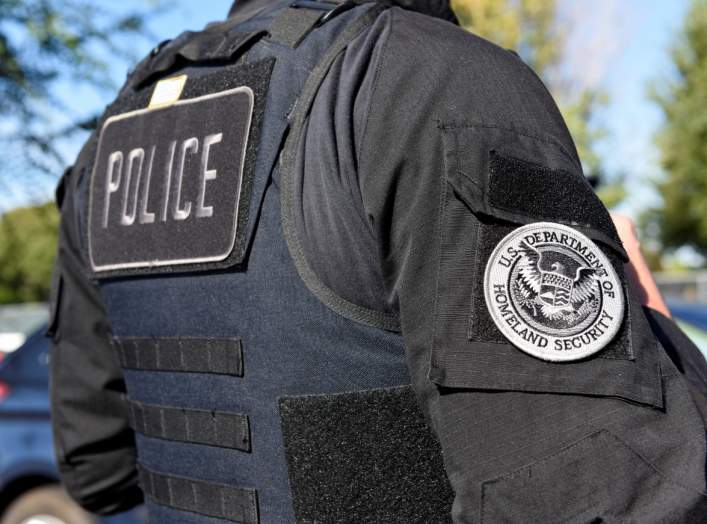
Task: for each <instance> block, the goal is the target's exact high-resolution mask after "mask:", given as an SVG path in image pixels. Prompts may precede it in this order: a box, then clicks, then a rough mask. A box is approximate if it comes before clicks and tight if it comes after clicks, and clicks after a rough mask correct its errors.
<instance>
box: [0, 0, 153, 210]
mask: <svg viewBox="0 0 707 524" xmlns="http://www.w3.org/2000/svg"><path fill="white" fill-rule="evenodd" d="M110 5H111V3H108V2H93V1H90V0H0V114H1V115H2V116H3V125H2V126H0V154H1V155H2V158H3V162H1V163H0V194H2V195H3V196H5V197H6V198H7V196H8V195H12V194H17V193H18V192H19V193H20V194H22V191H23V190H26V191H28V192H30V193H31V192H32V190H33V188H36V187H38V186H42V187H47V186H51V185H52V181H53V180H55V179H56V177H57V176H58V175H59V174H60V173H61V171H62V168H63V166H64V164H65V163H66V161H67V160H68V159H66V158H64V157H63V156H62V154H61V147H59V144H60V142H61V141H62V140H64V141H66V140H67V138H71V137H72V135H75V134H76V133H80V132H82V131H84V130H86V129H87V128H90V127H91V125H92V124H93V122H94V118H93V116H94V115H90V114H81V115H76V114H74V115H70V111H68V109H67V108H66V107H65V106H64V104H63V103H62V100H63V99H62V97H61V96H60V95H59V94H58V93H57V87H58V85H59V84H60V83H61V82H62V81H64V82H69V81H70V82H71V85H72V87H73V88H74V89H76V88H81V87H82V86H90V87H92V88H97V89H102V88H107V87H110V86H112V80H111V76H110V69H109V67H108V65H109V64H112V65H114V64H115V62H116V61H118V62H119V63H120V62H121V61H122V62H123V63H124V64H125V66H126V69H127V65H128V63H129V61H131V60H132V59H134V58H136V57H133V56H132V52H131V50H132V49H134V39H135V38H136V37H140V36H147V35H148V33H147V28H146V21H147V19H148V18H149V17H150V16H152V15H154V14H156V12H157V7H156V4H155V2H154V1H153V2H146V3H145V5H146V7H143V8H140V9H137V10H133V11H131V12H126V9H125V8H124V7H122V6H119V5H118V6H117V7H116V4H115V3H113V4H112V5H113V7H109V6H110ZM67 114H69V118H68V119H67V118H66V115H67ZM7 206H8V203H7V201H6V203H5V204H4V205H3V204H2V201H0V209H3V208H6V207H7Z"/></svg>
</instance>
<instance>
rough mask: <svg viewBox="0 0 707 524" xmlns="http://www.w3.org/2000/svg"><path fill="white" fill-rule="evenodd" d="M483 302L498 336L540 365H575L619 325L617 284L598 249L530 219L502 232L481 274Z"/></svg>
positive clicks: (554, 226) (580, 237)
mask: <svg viewBox="0 0 707 524" xmlns="http://www.w3.org/2000/svg"><path fill="white" fill-rule="evenodd" d="M484 294H485V297H486V305H487V307H488V310H489V313H490V314H491V318H493V320H494V322H495V324H496V326H497V327H498V329H500V330H501V333H503V335H504V336H505V337H506V338H507V339H508V340H509V341H510V342H511V343H512V344H513V345H514V346H516V347H517V348H519V349H520V350H522V351H524V352H525V353H528V354H530V355H533V356H535V357H537V358H540V359H543V360H549V361H554V362H562V361H572V360H579V359H582V358H585V357H588V356H589V355H592V354H594V353H596V352H597V351H599V350H601V349H602V348H603V347H604V346H606V345H607V344H608V343H609V342H610V341H611V340H612V339H613V337H614V335H616V333H617V331H618V330H619V328H620V327H621V323H622V321H623V317H624V308H625V305H624V295H623V290H622V286H621V281H620V280H619V277H618V276H617V274H616V272H615V271H614V268H613V267H612V265H611V262H609V259H608V258H607V257H606V255H604V253H602V251H601V250H600V249H599V248H598V247H597V245H596V244H595V243H594V242H592V241H591V240H590V239H589V238H587V237H586V236H585V235H583V234H582V233H580V232H578V231H577V230H575V229H572V228H571V227H568V226H565V225H562V224H555V223H552V222H536V223H533V224H528V225H526V226H523V227H520V228H518V229H516V230H515V231H513V232H512V233H510V234H509V235H507V236H506V237H505V238H504V239H503V240H501V242H499V244H498V245H497V246H496V248H495V249H494V251H493V253H492V254H491V256H490V258H489V261H488V264H487V266H486V273H485V276H484Z"/></svg>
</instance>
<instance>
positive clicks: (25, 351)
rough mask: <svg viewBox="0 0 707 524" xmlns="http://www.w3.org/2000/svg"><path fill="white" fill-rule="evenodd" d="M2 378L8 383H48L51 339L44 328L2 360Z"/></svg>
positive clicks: (0, 376)
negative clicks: (49, 339) (47, 336)
mask: <svg viewBox="0 0 707 524" xmlns="http://www.w3.org/2000/svg"><path fill="white" fill-rule="evenodd" d="M0 380H2V381H3V382H6V383H8V384H24V385H46V384H48V381H49V341H48V340H47V339H46V338H45V337H44V328H42V329H39V330H37V331H36V332H35V333H34V334H33V335H32V336H30V337H29V338H28V339H27V342H25V343H24V344H23V345H22V347H20V348H19V349H18V350H17V351H15V352H14V353H12V354H10V355H8V356H7V357H6V358H5V360H3V362H0Z"/></svg>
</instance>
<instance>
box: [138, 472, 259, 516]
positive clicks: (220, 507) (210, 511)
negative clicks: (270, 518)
mask: <svg viewBox="0 0 707 524" xmlns="http://www.w3.org/2000/svg"><path fill="white" fill-rule="evenodd" d="M139 474H140V487H141V488H142V490H143V492H144V493H145V495H146V496H147V497H149V498H150V499H152V500H153V501H154V502H155V503H156V504H159V505H162V506H167V507H170V508H174V509H179V510H183V511H190V512H192V513H199V514H201V515H206V516H209V517H215V518H219V519H225V520H230V521H233V522H239V523H241V524H258V523H259V522H260V519H259V515H258V496H257V492H256V491H255V490H254V489H250V488H237V487H233V486H226V485H224V484H214V483H209V482H203V481H201V480H194V479H189V478H185V477H176V476H168V475H161V474H159V473H155V472H153V471H150V470H148V469H147V468H145V467H144V466H139Z"/></svg>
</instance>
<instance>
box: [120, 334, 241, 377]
mask: <svg viewBox="0 0 707 524" xmlns="http://www.w3.org/2000/svg"><path fill="white" fill-rule="evenodd" d="M115 342H116V346H117V348H118V354H119V355H120V363H121V365H122V366H123V367H124V368H127V369H141V370H147V371H176V372H184V373H215V374H218V375H233V376H236V377H242V376H243V343H242V341H241V340H240V339H239V338H195V337H188V338H181V337H180V338H175V337H149V338H148V337H137V338H116V339H115Z"/></svg>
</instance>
